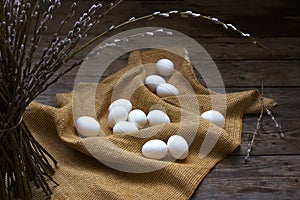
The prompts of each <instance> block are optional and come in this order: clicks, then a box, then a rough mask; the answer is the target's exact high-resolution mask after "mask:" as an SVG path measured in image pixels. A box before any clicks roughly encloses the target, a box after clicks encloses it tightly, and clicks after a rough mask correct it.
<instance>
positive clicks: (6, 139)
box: [0, 0, 121, 199]
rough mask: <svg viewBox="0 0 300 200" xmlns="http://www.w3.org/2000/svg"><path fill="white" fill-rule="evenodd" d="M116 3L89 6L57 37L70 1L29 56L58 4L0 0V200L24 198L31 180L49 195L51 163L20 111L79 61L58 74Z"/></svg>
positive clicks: (53, 0)
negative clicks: (48, 38)
mask: <svg viewBox="0 0 300 200" xmlns="http://www.w3.org/2000/svg"><path fill="white" fill-rule="evenodd" d="M120 2H121V1H120V0H119V1H116V2H114V3H111V4H109V5H108V6H107V7H106V8H102V5H101V4H97V5H93V6H91V7H90V9H89V10H88V11H87V12H86V13H84V14H83V15H81V17H80V18H79V19H78V20H77V21H76V22H75V24H74V26H73V27H72V28H71V30H69V34H68V35H66V36H63V34H61V33H60V32H61V30H62V29H63V27H64V25H65V24H66V23H68V21H69V19H70V18H72V17H74V14H75V7H76V5H77V3H73V4H72V6H71V8H70V12H67V13H69V14H68V15H67V16H66V17H65V19H63V20H62V21H61V23H60V25H59V28H58V31H57V32H56V33H55V34H54V35H53V38H52V40H51V41H50V43H49V44H48V47H46V48H44V49H43V50H42V55H41V56H40V57H39V58H38V59H35V58H36V57H37V56H38V54H37V49H38V47H39V45H40V41H41V39H42V34H43V33H44V32H45V31H46V30H47V22H49V21H50V20H51V19H52V18H53V14H54V12H55V10H56V9H57V8H59V7H60V5H61V2H60V0H49V1H44V0H43V1H42V0H22V1H19V0H1V1H0V23H1V24H0V26H1V32H0V43H1V45H0V97H1V98H0V156H1V163H0V199H30V198H31V196H32V192H31V187H30V185H32V184H31V183H34V185H35V186H37V187H39V188H42V190H43V191H44V193H45V194H46V195H47V196H48V197H49V196H50V195H51V188H50V186H49V185H48V183H47V180H49V179H50V180H52V181H53V182H54V183H55V184H57V183H56V182H55V181H54V180H53V179H52V178H51V175H52V174H53V173H54V169H53V167H54V166H55V165H56V161H55V159H54V158H53V157H52V156H51V155H50V154H49V153H48V152H47V151H46V150H45V149H44V148H43V147H42V146H41V145H40V144H39V143H38V142H37V141H36V140H35V139H34V137H33V136H32V134H31V133H30V131H29V129H28V128H27V126H26V124H25V123H24V122H23V118H22V115H23V113H24V112H26V108H27V106H28V105H29V103H30V102H31V101H32V100H34V99H35V98H36V97H37V96H38V95H39V94H41V93H42V92H43V91H45V90H46V89H47V88H48V87H49V86H50V85H51V84H53V83H55V82H56V81H57V80H58V79H59V78H60V77H61V76H63V75H64V74H65V73H67V72H68V71H70V70H71V69H73V68H74V67H76V66H78V65H79V64H81V62H82V61H80V62H75V63H72V64H71V65H70V67H68V68H66V69H62V70H60V72H59V73H58V71H59V69H60V68H62V66H63V65H64V64H65V63H66V62H68V61H69V60H70V59H71V58H72V57H73V56H74V55H75V54H76V52H79V51H76V52H75V53H74V51H75V50H76V46H77V44H78V42H79V41H80V40H81V39H82V38H83V37H85V36H86V34H87V32H88V31H89V30H90V29H91V28H92V27H93V26H94V25H95V24H97V23H99V20H100V18H101V17H103V16H104V15H105V14H107V13H108V12H109V11H110V10H112V9H113V8H114V7H115V6H116V5H118V4H119V3H120ZM98 12H99V13H98ZM49 160H50V161H52V162H53V163H52V164H51V163H50V162H49Z"/></svg>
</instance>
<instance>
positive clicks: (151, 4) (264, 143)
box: [36, 0, 300, 199]
mask: <svg viewBox="0 0 300 200" xmlns="http://www.w3.org/2000/svg"><path fill="white" fill-rule="evenodd" d="M92 3H93V1H91V0H89V1H85V2H84V3H83V2H81V4H80V7H79V13H80V12H81V10H82V11H83V10H86V9H87V8H88V6H89V5H91V4H92ZM66 4H68V2H67V3H66ZM170 9H180V10H193V11H195V12H200V13H203V14H206V15H210V16H215V17H217V18H219V19H220V20H222V21H225V22H228V23H233V24H235V25H236V26H237V27H239V28H240V29H241V30H244V31H245V32H249V33H251V34H252V35H253V36H254V37H255V38H256V39H257V40H258V41H260V42H262V43H263V44H265V45H266V46H267V47H268V48H270V49H271V50H272V51H273V52H274V53H275V54H276V55H277V56H278V57H279V58H280V60H278V59H275V58H274V57H272V56H270V55H269V54H268V53H267V52H265V51H264V50H262V49H261V48H259V47H257V46H255V45H253V44H251V43H250V42H249V41H248V40H246V39H243V38H241V37H239V35H237V34H235V33H233V32H231V31H225V30H223V29H222V28H220V27H218V26H215V25H212V24H211V23H208V22H206V21H204V20H196V19H182V18H179V17H175V18H174V19H157V20H153V21H143V22H139V23H136V24H134V25H130V26H127V27H126V28H122V29H120V30H119V31H122V30H127V29H129V28H134V27H143V26H160V27H166V28H171V29H174V30H177V31H180V32H182V33H185V34H187V35H189V36H190V37H192V38H194V39H195V40H196V41H198V42H199V43H200V44H201V45H203V47H204V48H205V49H206V50H207V51H208V52H209V53H210V55H211V57H212V58H213V59H214V61H216V64H217V66H218V68H219V70H220V72H221V75H222V78H223V80H224V84H225V86H226V91H227V92H236V91H243V90H248V89H253V88H259V87H260V80H261V79H262V78H263V79H264V80H265V82H264V85H265V89H264V93H265V95H266V96H268V97H271V98H273V99H274V100H275V101H276V102H277V103H278V106H277V108H276V109H275V110H274V114H275V115H276V116H277V120H278V121H279V123H281V124H282V125H283V130H284V132H285V134H286V138H285V139H284V140H282V139H280V137H279V133H278V132H277V130H276V129H275V127H274V126H273V124H272V121H271V120H270V119H269V118H268V117H267V116H266V117H265V120H264V121H263V125H264V129H265V131H266V133H265V134H264V133H262V134H260V135H259V136H258V137H257V139H256V142H255V145H254V149H253V151H252V157H251V158H252V159H251V162H250V163H248V164H244V159H243V158H244V155H245V152H246V148H247V143H248V141H249V136H250V135H251V132H252V131H253V129H254V127H255V122H256V119H257V117H258V115H247V116H245V118H244V121H243V122H244V123H243V138H242V140H243V142H242V145H241V147H240V148H238V149H236V150H235V151H234V152H233V153H232V154H230V155H229V156H227V157H226V158H225V159H224V160H222V161H221V162H220V163H219V164H217V165H216V167H215V168H214V169H213V170H212V171H211V172H210V173H209V174H208V176H207V177H206V178H205V179H204V181H202V183H201V184H200V185H199V187H198V188H197V190H196V191H195V193H194V195H193V196H192V199H300V133H299V127H300V123H299V122H300V112H299V110H300V104H299V102H300V95H299V93H300V68H299V67H300V62H299V61H300V60H299V59H300V3H299V1H294V0H273V1H261V0H250V1H239V0H224V1H219V0H210V1H204V0H199V1H179V0H178V1H125V2H124V3H123V4H122V5H120V6H119V7H118V8H117V9H115V10H114V11H112V12H111V14H109V15H108V16H106V17H105V18H104V19H103V22H101V24H100V25H99V26H98V27H97V29H94V30H93V31H92V32H91V35H90V37H92V36H93V35H97V34H99V33H101V32H102V31H103V30H105V29H107V28H108V27H109V26H110V25H111V24H117V23H120V22H122V21H125V20H126V19H129V18H130V17H132V16H136V17H137V16H141V15H145V14H148V13H153V12H154V11H157V10H160V11H168V10H170ZM64 14H65V11H64V10H63V9H62V10H61V11H59V15H61V16H63V15H64ZM56 24H57V21H54V22H53V23H52V24H50V25H49V26H50V28H49V30H50V31H49V34H51V31H52V30H54V28H55V26H56ZM51 27H53V29H52V28H51ZM115 33H116V32H115ZM44 37H45V38H46V39H47V37H50V36H49V35H45V36H44ZM90 37H88V38H87V39H85V41H87V40H88V39H89V38H90ZM94 46H95V45H92V46H91V47H90V48H89V49H86V50H84V51H83V52H82V53H81V54H80V55H78V56H76V57H75V58H74V60H78V59H81V58H84V57H85V56H86V54H87V53H88V52H89V51H90V50H91V49H92V47H94ZM126 59H127V56H126V55H125V56H123V57H122V58H120V59H119V60H118V61H116V62H115V63H114V64H113V65H112V66H111V68H110V69H109V70H108V71H106V72H105V74H104V77H105V76H109V75H110V74H112V73H114V72H115V71H117V70H119V69H120V68H121V67H123V66H125V65H126ZM75 75H76V69H75V70H74V71H72V72H70V73H69V74H67V75H66V76H64V77H63V78H62V79H61V80H60V81H58V82H57V83H56V84H55V85H53V86H51V87H50V88H49V89H48V90H47V91H45V92H44V93H43V94H41V95H40V96H39V97H38V98H37V99H36V101H38V102H41V103H44V104H48V105H53V106H55V94H56V93H59V92H69V91H71V90H72V88H73V83H74V77H75ZM216 87H217V85H216Z"/></svg>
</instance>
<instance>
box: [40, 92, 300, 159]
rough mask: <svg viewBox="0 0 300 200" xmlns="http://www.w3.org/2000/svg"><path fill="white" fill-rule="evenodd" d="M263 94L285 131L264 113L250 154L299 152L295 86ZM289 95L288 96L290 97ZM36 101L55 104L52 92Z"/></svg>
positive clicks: (249, 121) (248, 120)
mask: <svg viewBox="0 0 300 200" xmlns="http://www.w3.org/2000/svg"><path fill="white" fill-rule="evenodd" d="M247 89H248V88H230V90H229V91H228V92H236V91H243V90H247ZM265 94H266V95H267V96H268V97H272V98H273V99H274V100H275V101H276V102H277V103H278V104H279V105H278V107H277V108H276V109H275V110H274V111H273V112H274V115H275V116H276V119H277V120H278V122H279V123H280V124H281V125H282V127H283V130H284V132H285V134H286V137H285V139H284V140H282V139H281V138H280V135H279V132H278V130H277V129H276V128H275V127H274V125H273V122H272V121H271V119H270V117H269V116H267V115H265V117H264V120H263V127H264V130H265V131H266V133H267V134H266V133H260V134H259V135H258V136H257V138H256V140H255V145H254V149H253V151H252V155H287V154H299V155H300V146H299V142H300V137H299V131H300V127H299V124H300V123H299V122H300V113H299V112H294V111H295V110H299V109H300V107H299V106H300V105H299V103H298V102H299V97H298V96H297V94H299V88H298V89H297V90H296V89H295V88H285V89H282V88H265ZM292 96H293V98H290V97H292ZM36 101H37V102H40V103H44V104H47V105H53V106H55V95H54V94H42V95H40V96H39V97H38V98H37V100H36ZM257 118H258V114H257V115H245V117H244V120H243V137H242V145H241V147H239V148H238V149H236V150H235V151H234V152H233V153H232V154H231V155H245V153H246V150H247V145H248V142H249V140H250V139H249V138H250V137H251V135H252V132H253V130H254V128H255V126H256V120H257Z"/></svg>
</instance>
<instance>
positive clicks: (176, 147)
mask: <svg viewBox="0 0 300 200" xmlns="http://www.w3.org/2000/svg"><path fill="white" fill-rule="evenodd" d="M167 147H168V149H169V153H170V154H171V156H173V157H174V158H175V159H179V160H183V159H185V158H186V157H187V156H188V153H189V145H188V143H187V141H186V140H185V139H184V138H183V137H181V136H180V135H173V136H171V137H170V138H169V139H168V142H167Z"/></svg>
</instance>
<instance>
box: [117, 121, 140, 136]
mask: <svg viewBox="0 0 300 200" xmlns="http://www.w3.org/2000/svg"><path fill="white" fill-rule="evenodd" d="M137 130H138V128H137V127H136V126H135V125H134V124H133V123H131V122H127V121H120V122H118V123H116V125H115V126H114V128H113V133H114V134H118V133H128V132H134V131H137Z"/></svg>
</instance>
